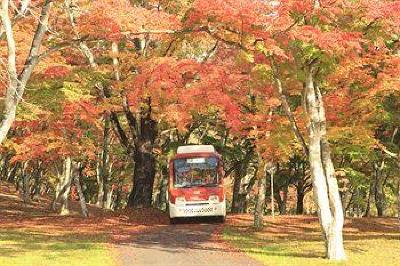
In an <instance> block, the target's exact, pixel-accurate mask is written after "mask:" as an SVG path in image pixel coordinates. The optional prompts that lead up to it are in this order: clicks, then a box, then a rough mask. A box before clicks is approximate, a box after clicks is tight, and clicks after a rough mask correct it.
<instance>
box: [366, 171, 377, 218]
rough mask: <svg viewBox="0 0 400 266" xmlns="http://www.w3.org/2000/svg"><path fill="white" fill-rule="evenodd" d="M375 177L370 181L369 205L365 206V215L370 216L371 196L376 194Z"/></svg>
mask: <svg viewBox="0 0 400 266" xmlns="http://www.w3.org/2000/svg"><path fill="white" fill-rule="evenodd" d="M374 184H375V182H374V179H372V178H371V180H370V181H369V192H368V199H367V207H366V208H365V213H364V215H363V216H364V217H369V216H370V211H371V198H372V197H373V196H374Z"/></svg>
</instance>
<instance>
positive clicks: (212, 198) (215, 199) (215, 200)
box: [208, 195, 219, 203]
mask: <svg viewBox="0 0 400 266" xmlns="http://www.w3.org/2000/svg"><path fill="white" fill-rule="evenodd" d="M208 201H209V202H210V203H218V202H219V198H218V196H217V195H211V196H209V197H208Z"/></svg>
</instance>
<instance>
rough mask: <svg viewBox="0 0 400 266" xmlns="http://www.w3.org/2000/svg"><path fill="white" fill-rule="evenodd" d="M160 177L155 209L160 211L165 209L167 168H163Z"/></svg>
mask: <svg viewBox="0 0 400 266" xmlns="http://www.w3.org/2000/svg"><path fill="white" fill-rule="evenodd" d="M161 173H162V176H161V181H160V186H159V191H160V193H159V194H158V199H157V207H158V208H159V209H160V210H166V208H167V189H168V168H167V167H163V168H162V170H161Z"/></svg>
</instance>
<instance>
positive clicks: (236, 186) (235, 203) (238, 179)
mask: <svg viewBox="0 0 400 266" xmlns="http://www.w3.org/2000/svg"><path fill="white" fill-rule="evenodd" d="M234 174H235V175H234V180H233V195H232V208H231V213H239V212H240V209H241V208H240V205H241V204H240V201H241V199H240V185H241V183H242V171H241V166H239V167H237V168H236V170H235V171H234Z"/></svg>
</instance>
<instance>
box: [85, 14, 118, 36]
mask: <svg viewBox="0 0 400 266" xmlns="http://www.w3.org/2000/svg"><path fill="white" fill-rule="evenodd" d="M79 29H80V31H81V33H82V34H83V35H89V36H90V37H91V38H92V39H100V40H110V41H118V40H119V39H120V38H121V30H120V26H119V25H118V24H117V22H116V21H115V20H113V19H112V18H111V17H108V16H107V15H104V14H90V15H87V16H81V17H80V18H79Z"/></svg>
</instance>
